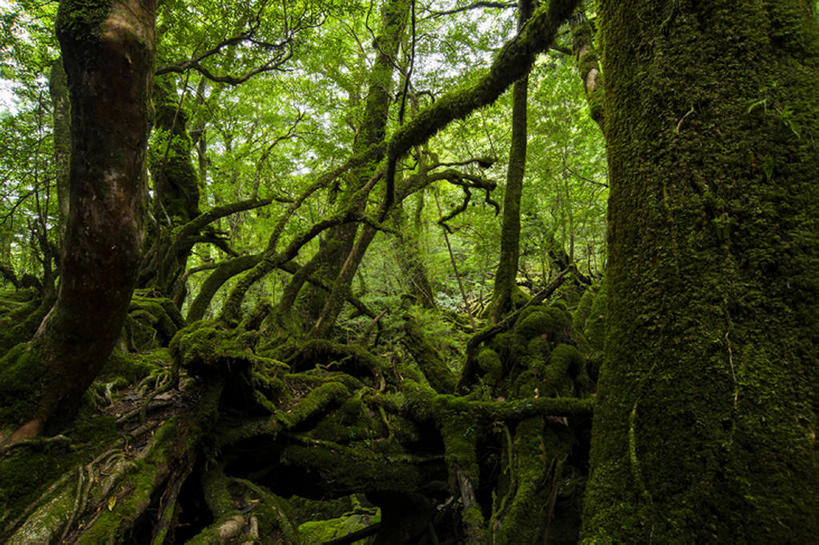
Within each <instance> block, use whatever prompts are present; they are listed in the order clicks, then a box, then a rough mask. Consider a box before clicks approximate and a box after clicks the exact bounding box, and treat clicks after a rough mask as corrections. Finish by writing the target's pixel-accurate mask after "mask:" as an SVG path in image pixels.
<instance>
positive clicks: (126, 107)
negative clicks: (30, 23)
mask: <svg viewBox="0 0 819 545" xmlns="http://www.w3.org/2000/svg"><path fill="white" fill-rule="evenodd" d="M57 35H58V37H59V39H60V44H61V47H62V52H63V62H64V65H65V68H66V72H67V74H68V83H69V88H70V92H71V136H72V147H71V167H70V214H69V217H68V223H67V227H66V236H65V242H64V248H63V257H62V270H61V273H62V279H61V282H60V289H59V293H58V296H57V301H56V303H55V305H54V307H53V308H52V310H51V311H50V312H49V314H48V315H47V316H46V317H45V319H44V320H43V322H42V324H41V325H40V327H39V329H38V331H37V333H36V334H35V336H34V338H33V340H32V341H31V343H30V346H29V347H28V348H27V349H26V350H27V357H28V359H29V360H30V362H29V365H26V369H27V372H28V373H30V374H31V376H32V380H33V381H34V382H35V383H37V384H38V387H37V389H36V391H39V392H40V396H39V399H38V400H37V402H36V407H35V408H34V409H33V411H31V412H30V413H29V414H26V415H25V417H26V418H27V422H26V424H24V426H22V427H21V428H20V429H18V431H17V432H16V433H15V438H16V439H19V438H25V437H29V436H32V435H36V434H38V433H39V432H41V431H43V430H45V431H52V430H55V429H58V428H59V427H60V426H61V425H63V424H65V423H66V422H67V421H68V420H69V419H70V418H71V417H72V416H73V414H74V412H75V410H76V409H77V406H78V405H79V402H80V399H81V396H82V394H83V392H84V391H85V390H86V388H87V387H88V385H89V384H90V383H91V381H92V380H93V379H94V377H95V376H96V375H97V373H98V372H99V370H100V368H101V367H102V365H103V364H104V363H105V361H106V360H107V359H108V356H109V355H110V354H111V350H112V349H113V346H114V342H115V340H116V338H117V336H118V335H119V333H120V331H121V328H122V324H123V321H124V319H125V315H126V312H127V310H128V303H129V300H130V298H131V292H132V291H133V286H134V281H135V280H136V271H137V267H138V265H139V262H140V247H141V244H142V231H143V228H142V227H143V226H142V217H143V193H144V192H143V189H142V183H143V181H144V168H145V146H146V141H147V134H148V122H147V120H148V111H147V107H148V104H149V100H150V98H149V97H150V94H149V93H150V87H151V80H152V73H153V52H154V3H153V2H152V1H150V0H147V1H142V2H140V1H136V0H114V1H110V0H109V1H98V2H95V3H92V4H91V5H89V4H88V3H87V2H78V1H70V0H66V1H64V2H62V3H61V4H60V9H59V15H58V19H57ZM23 359H25V358H23ZM12 371H13V369H12Z"/></svg>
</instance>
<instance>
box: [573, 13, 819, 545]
mask: <svg viewBox="0 0 819 545" xmlns="http://www.w3.org/2000/svg"><path fill="white" fill-rule="evenodd" d="M812 10H813V8H812V6H811V3H809V2H803V1H797V0H793V1H785V2H722V1H716V2H708V3H685V2H683V3H680V2H664V1H654V0H645V1H639V2H628V3H626V2H602V3H601V14H600V18H601V35H602V42H603V46H602V50H603V51H604V52H605V53H604V56H603V72H604V74H605V78H606V79H605V81H606V83H605V102H604V103H605V111H604V118H605V134H606V140H607V143H608V153H609V169H610V176H611V197H610V201H609V267H608V270H607V273H606V274H607V277H606V282H607V287H608V301H609V304H608V324H609V328H608V333H607V347H606V359H605V363H604V365H603V369H602V372H601V377H600V381H599V393H598V401H597V407H596V413H595V422H594V428H593V434H592V437H593V445H592V453H591V476H590V481H589V486H588V489H587V493H586V500H585V503H586V506H585V518H584V531H583V535H584V539H583V543H588V544H591V543H612V542H617V543H650V542H652V540H653V542H655V543H802V542H809V541H811V540H813V539H815V537H813V536H815V535H816V532H817V518H816V513H817V512H819V495H817V493H816V492H817V490H819V480H817V479H819V472H817V467H816V458H815V451H814V448H815V437H814V430H815V427H816V422H817V421H816V416H817V414H816V391H817V386H819V382H817V379H818V378H819V377H818V376H817V365H816V363H817V360H816V354H817V341H819V337H818V336H817V331H819V330H817V328H816V323H817V311H818V309H819V307H817V291H818V290H819V276H817V275H816V270H817V263H819V262H818V261H817V258H818V257H819V238H817V233H819V210H818V209H817V203H819V191H817V186H816V183H815V179H816V174H817V150H816V140H815V139H816V136H817V134H819V116H817V115H816V89H815V83H816V77H817V61H818V60H819V57H817V54H819V50H817V45H818V44H817V40H818V39H819V29H817V24H816V19H815V13H814V12H813V11H812Z"/></svg>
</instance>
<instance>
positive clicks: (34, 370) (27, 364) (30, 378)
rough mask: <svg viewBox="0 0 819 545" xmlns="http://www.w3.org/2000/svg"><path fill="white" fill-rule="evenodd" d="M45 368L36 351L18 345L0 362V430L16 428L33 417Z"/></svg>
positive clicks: (22, 344) (24, 345) (28, 346)
mask: <svg viewBox="0 0 819 545" xmlns="http://www.w3.org/2000/svg"><path fill="white" fill-rule="evenodd" d="M44 374H45V364H44V362H43V359H42V358H41V357H40V356H39V354H38V353H37V350H36V349H33V348H31V346H30V345H29V344H28V343H21V344H18V345H17V346H15V347H14V348H12V349H11V350H9V351H8V352H6V354H5V355H4V356H3V358H2V359H0V398H2V399H3V404H2V407H0V429H3V428H9V427H17V426H18V425H20V424H22V423H23V422H24V421H25V420H26V419H28V418H31V417H32V416H33V415H34V409H35V407H36V406H37V400H38V399H39V398H40V391H41V388H42V385H41V383H40V381H41V379H42V377H43V376H44Z"/></svg>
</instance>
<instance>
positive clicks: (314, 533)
mask: <svg viewBox="0 0 819 545" xmlns="http://www.w3.org/2000/svg"><path fill="white" fill-rule="evenodd" d="M360 511H361V512H354V513H349V514H345V515H342V516H340V517H338V518H333V519H327V520H319V521H308V522H305V523H303V524H302V525H300V526H299V537H300V538H301V540H302V541H303V542H304V543H326V542H328V541H332V540H333V539H337V538H341V537H344V536H347V535H350V534H352V533H353V532H357V531H359V530H363V529H364V528H367V527H369V526H372V525H373V524H377V523H379V522H381V511H380V510H378V509H375V508H373V509H370V510H363V509H362V510H360Z"/></svg>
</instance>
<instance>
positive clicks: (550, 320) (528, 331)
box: [515, 306, 571, 341]
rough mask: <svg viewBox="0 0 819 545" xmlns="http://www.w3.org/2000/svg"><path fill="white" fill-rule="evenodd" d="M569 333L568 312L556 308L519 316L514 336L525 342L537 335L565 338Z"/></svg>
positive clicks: (569, 320)
mask: <svg viewBox="0 0 819 545" xmlns="http://www.w3.org/2000/svg"><path fill="white" fill-rule="evenodd" d="M570 331H571V319H570V317H569V314H568V312H566V311H565V310H564V309H561V308H559V307H556V306H550V307H547V308H545V309H542V310H541V309H538V310H535V311H533V312H530V313H528V314H526V315H525V316H524V315H521V317H520V318H519V319H518V321H517V322H516V323H515V334H517V335H518V336H520V337H522V338H523V339H526V340H527V341H528V340H530V339H532V338H534V337H535V336H537V335H548V336H549V337H551V338H565V337H567V336H568V334H569V332H570Z"/></svg>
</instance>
